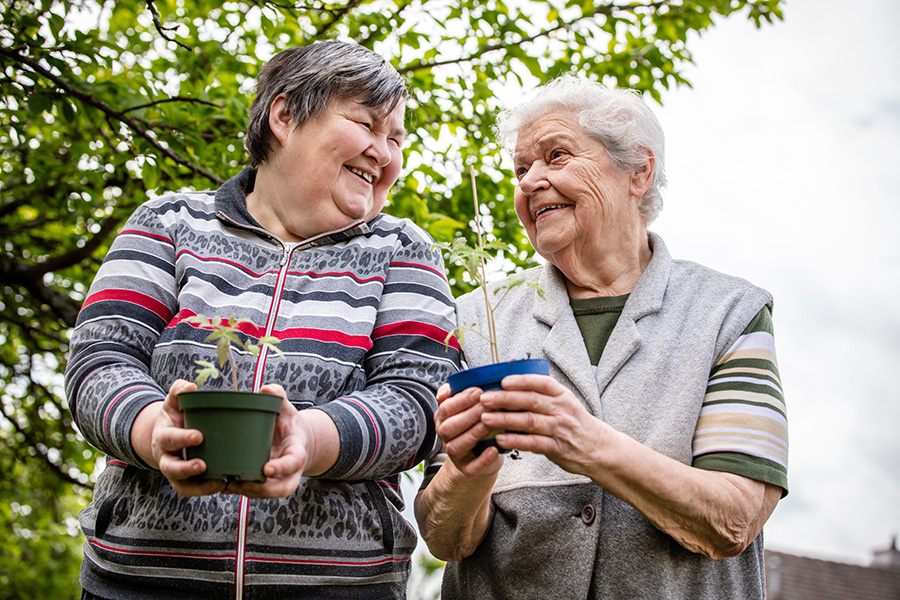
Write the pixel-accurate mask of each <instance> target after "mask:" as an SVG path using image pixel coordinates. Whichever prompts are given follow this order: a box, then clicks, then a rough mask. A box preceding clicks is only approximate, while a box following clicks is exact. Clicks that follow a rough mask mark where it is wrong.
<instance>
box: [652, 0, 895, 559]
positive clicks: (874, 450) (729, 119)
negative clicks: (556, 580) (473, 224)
mask: <svg viewBox="0 0 900 600" xmlns="http://www.w3.org/2000/svg"><path fill="white" fill-rule="evenodd" d="M783 4H784V5H785V6H784V12H785V20H784V21H783V22H780V23H776V24H775V25H773V26H765V27H764V28H763V29H762V30H757V29H755V27H754V26H753V25H752V23H751V22H749V21H746V20H743V19H742V20H738V19H735V18H732V19H729V20H727V21H723V22H721V23H720V24H719V25H718V26H717V27H715V28H714V29H712V30H711V31H709V32H707V33H706V34H704V36H703V37H701V38H700V39H695V40H694V43H693V44H691V46H690V47H691V48H692V50H693V53H694V59H695V63H696V64H695V66H694V67H692V68H691V69H690V70H689V72H688V73H687V79H688V80H690V81H691V82H692V83H693V89H687V88H684V89H679V90H676V91H673V92H669V93H665V94H664V95H663V104H664V107H663V108H659V107H658V106H654V108H656V109H657V110H656V112H657V114H658V115H659V117H660V119H661V121H662V123H663V128H664V130H665V132H666V136H667V139H666V142H667V165H668V176H669V187H668V190H667V193H666V195H665V199H666V205H665V208H664V210H663V212H662V214H661V216H660V218H659V219H658V220H657V222H656V223H655V224H654V225H652V226H651V229H653V230H655V231H657V232H658V233H660V234H661V235H662V236H663V238H664V239H665V240H666V243H667V245H668V246H669V250H670V251H671V252H672V254H673V256H675V257H677V258H687V259H691V260H695V261H697V262H700V263H703V264H705V265H707V266H710V267H713V268H716V269H718V270H721V271H725V272H728V273H732V274H734V275H739V276H741V277H745V278H746V279H749V280H751V281H752V282H754V283H756V284H757V285H760V286H762V287H764V288H766V289H768V290H769V291H770V292H772V293H773V294H774V296H775V313H774V317H775V340H776V349H777V353H778V362H779V366H780V369H781V377H782V383H783V386H784V390H785V396H786V400H787V405H788V419H789V429H790V465H789V480H790V486H791V492H790V495H789V496H788V497H787V498H786V499H784V500H783V501H782V502H781V504H779V506H778V508H777V509H776V510H775V514H774V515H773V517H772V519H771V520H770V521H769V523H768V524H767V525H766V528H765V534H766V544H767V547H769V548H772V549H776V550H783V551H788V552H795V553H798V554H805V555H810V556H816V557H822V558H828V559H833V560H845V561H848V562H858V563H863V564H866V563H868V561H869V560H870V557H871V552H872V550H876V549H883V548H886V547H887V546H888V545H889V543H890V540H891V536H892V535H895V534H898V533H900V378H898V372H900V368H898V367H900V245H898V243H897V241H898V238H900V232H898V226H900V166H898V164H897V163H898V158H900V152H898V144H900V42H898V38H897V36H896V31H895V30H896V27H897V25H898V24H900V3H898V2H896V0H859V1H858V2H854V3H852V8H851V4H850V3H847V2H839V1H837V0H785V1H784V2H783Z"/></svg>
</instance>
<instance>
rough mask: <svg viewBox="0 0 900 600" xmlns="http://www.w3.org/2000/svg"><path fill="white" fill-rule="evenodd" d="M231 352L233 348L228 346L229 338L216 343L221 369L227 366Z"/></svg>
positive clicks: (221, 338) (223, 338)
mask: <svg viewBox="0 0 900 600" xmlns="http://www.w3.org/2000/svg"><path fill="white" fill-rule="evenodd" d="M230 351H231V348H230V347H229V345H228V338H227V337H220V338H219V340H218V341H217V342H216V356H217V357H218V359H219V368H222V367H224V366H225V363H226V362H228V353H229V352H230Z"/></svg>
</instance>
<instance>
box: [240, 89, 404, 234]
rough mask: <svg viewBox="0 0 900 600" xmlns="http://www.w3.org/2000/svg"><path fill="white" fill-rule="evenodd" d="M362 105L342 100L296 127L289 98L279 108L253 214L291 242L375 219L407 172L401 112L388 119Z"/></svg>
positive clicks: (273, 116)
mask: <svg viewBox="0 0 900 600" xmlns="http://www.w3.org/2000/svg"><path fill="white" fill-rule="evenodd" d="M361 100H362V99H361V98H349V99H343V100H337V101H335V102H334V103H332V105H331V106H330V107H329V109H328V110H326V111H325V112H324V113H323V114H322V115H320V116H318V117H314V118H311V119H308V120H307V121H305V122H304V123H301V124H300V126H299V127H294V123H293V121H292V120H291V119H290V115H289V114H287V112H286V111H287V109H286V107H285V103H284V98H283V96H279V97H278V98H276V99H275V101H274V102H273V103H272V109H271V116H270V126H271V127H272V132H273V134H274V136H275V138H276V140H277V142H278V147H277V148H276V149H275V151H274V152H273V153H272V155H271V156H270V159H269V160H267V161H266V162H264V163H263V164H262V165H260V171H259V175H258V176H257V187H256V188H255V189H254V191H253V193H251V194H250V195H249V196H248V198H247V206H248V209H249V210H250V212H251V214H253V215H254V217H256V218H257V220H259V222H260V224H262V225H263V226H264V227H266V228H267V229H269V230H270V231H272V232H273V233H275V234H276V235H278V236H279V237H281V238H282V239H285V240H287V241H298V240H303V239H308V238H310V237H313V236H315V235H317V234H320V233H324V232H327V231H334V230H336V229H341V228H343V227H346V226H348V225H350V224H352V223H354V222H357V221H360V220H366V221H367V220H370V219H372V218H374V217H375V216H376V215H377V214H378V213H379V212H380V211H381V209H382V208H383V207H384V204H385V202H386V200H387V194H388V191H389V190H390V188H391V186H393V185H394V183H395V182H396V181H397V177H398V176H399V175H400V169H401V167H402V165H403V153H402V151H401V147H402V144H403V141H404V139H405V136H406V132H405V130H404V128H403V113H404V107H403V105H402V104H399V105H397V107H396V108H395V109H394V110H393V111H391V112H390V113H388V114H387V115H384V114H383V112H384V111H383V110H378V109H376V108H372V107H368V106H365V105H364V104H362V103H361Z"/></svg>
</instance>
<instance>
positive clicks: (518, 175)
mask: <svg viewBox="0 0 900 600" xmlns="http://www.w3.org/2000/svg"><path fill="white" fill-rule="evenodd" d="M527 173H528V169H526V168H525V167H516V179H519V180H521V179H522V178H523V177H525V175H526V174H527Z"/></svg>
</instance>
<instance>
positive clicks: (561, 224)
mask: <svg viewBox="0 0 900 600" xmlns="http://www.w3.org/2000/svg"><path fill="white" fill-rule="evenodd" d="M513 163H514V169H515V173H516V178H517V179H518V184H517V185H516V193H515V205H516V213H517V214H518V216H519V220H520V221H521V222H522V225H523V226H524V227H525V232H526V233H527V234H528V239H530V240H531V243H532V245H533V246H534V248H535V250H537V252H538V253H539V254H540V255H541V256H543V257H544V258H546V259H547V260H548V261H549V262H551V263H552V264H554V265H556V266H557V267H559V269H560V270H561V271H562V272H563V273H564V274H565V275H566V277H567V279H569V280H570V281H573V282H576V283H577V284H578V285H581V286H585V287H594V288H598V286H600V285H601V284H600V282H606V283H607V284H609V283H611V282H613V281H614V280H616V279H617V278H619V277H620V276H621V275H622V274H623V273H626V272H633V270H634V269H638V273H639V272H640V271H641V270H642V269H643V266H645V265H642V262H643V261H644V259H645V258H646V256H645V254H646V253H647V252H649V250H648V249H647V248H648V246H647V241H646V240H647V232H646V227H645V225H644V223H643V221H642V219H641V217H640V212H639V210H638V206H639V198H640V196H641V195H642V194H643V192H644V191H645V190H646V185H644V184H643V180H644V179H646V176H645V175H644V174H632V173H628V172H624V171H621V170H619V169H618V168H617V166H616V165H615V163H613V161H612V159H610V157H609V154H608V153H607V151H606V148H605V147H604V145H603V144H602V143H600V142H599V141H597V140H595V139H593V138H591V137H590V136H588V135H587V133H586V132H585V131H584V129H583V128H582V127H581V125H579V124H578V121H577V120H576V118H575V116H574V115H573V114H571V113H570V112H568V111H563V112H550V113H547V114H545V115H544V116H542V117H539V118H538V119H536V120H535V121H533V122H532V123H530V124H529V125H527V126H526V127H524V128H523V129H522V130H521V131H520V132H519V135H518V137H517V141H516V149H515V154H514V157H513ZM645 249H647V250H645Z"/></svg>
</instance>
